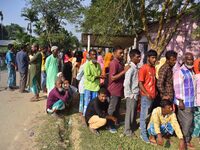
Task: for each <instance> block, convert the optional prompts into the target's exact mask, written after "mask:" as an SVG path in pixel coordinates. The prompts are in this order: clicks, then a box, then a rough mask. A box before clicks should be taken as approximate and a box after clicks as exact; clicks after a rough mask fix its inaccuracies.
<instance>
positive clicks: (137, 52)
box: [129, 49, 141, 58]
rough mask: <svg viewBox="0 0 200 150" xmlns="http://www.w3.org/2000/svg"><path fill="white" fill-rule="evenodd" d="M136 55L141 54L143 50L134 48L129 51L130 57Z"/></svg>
mask: <svg viewBox="0 0 200 150" xmlns="http://www.w3.org/2000/svg"><path fill="white" fill-rule="evenodd" d="M135 55H141V52H140V51H139V50H138V49H132V50H130V52H129V56H130V58H132V57H134V56H135Z"/></svg>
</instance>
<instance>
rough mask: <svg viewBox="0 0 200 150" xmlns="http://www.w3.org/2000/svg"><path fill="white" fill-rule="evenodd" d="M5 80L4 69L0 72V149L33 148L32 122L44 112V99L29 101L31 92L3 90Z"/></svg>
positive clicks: (34, 122) (25, 149)
mask: <svg viewBox="0 0 200 150" xmlns="http://www.w3.org/2000/svg"><path fill="white" fill-rule="evenodd" d="M17 74H18V73H17ZM17 79H18V77H17ZM6 80H7V73H6V72H5V71H4V72H1V80H0V118H1V119H0V120H1V121H0V149H2V150H29V149H31V150H32V149H35V148H34V142H33V137H34V134H35V133H34V129H33V124H34V125H35V124H37V117H38V116H41V115H44V114H45V110H44V108H45V99H44V98H43V99H41V101H39V102H35V103H31V102H29V99H30V98H31V97H32V94H31V93H26V94H21V93H19V92H18V90H15V91H7V90H5V87H6ZM17 81H18V80H17Z"/></svg>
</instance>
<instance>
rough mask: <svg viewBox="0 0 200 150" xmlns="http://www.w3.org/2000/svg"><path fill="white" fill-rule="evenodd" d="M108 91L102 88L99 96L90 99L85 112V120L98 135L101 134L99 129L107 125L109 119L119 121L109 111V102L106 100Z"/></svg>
mask: <svg viewBox="0 0 200 150" xmlns="http://www.w3.org/2000/svg"><path fill="white" fill-rule="evenodd" d="M106 93H107V91H106V89H105V88H101V89H100V90H99V91H98V97H96V98H95V99H94V100H92V101H90V103H89V105H88V107H87V110H86V114H85V120H86V123H87V125H88V126H89V129H90V131H91V132H92V133H94V134H96V135H99V132H98V131H97V129H99V128H100V127H103V126H104V125H106V123H107V121H108V120H109V121H113V122H116V121H117V119H116V118H115V117H113V116H111V115H108V113H107V109H108V102H107V100H106V97H107V95H106Z"/></svg>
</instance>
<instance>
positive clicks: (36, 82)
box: [29, 44, 42, 102]
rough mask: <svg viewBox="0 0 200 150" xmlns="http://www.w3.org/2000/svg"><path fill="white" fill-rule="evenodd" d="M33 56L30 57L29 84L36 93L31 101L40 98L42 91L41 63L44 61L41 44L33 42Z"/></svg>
mask: <svg viewBox="0 0 200 150" xmlns="http://www.w3.org/2000/svg"><path fill="white" fill-rule="evenodd" d="M31 50H32V53H33V57H32V58H31V59H30V68H29V73H30V79H29V82H30V83H29V85H30V88H31V91H32V92H33V94H34V97H32V98H31V102H35V101H38V100H39V93H40V83H41V82H40V81H41V63H42V55H41V53H40V52H39V45H38V44H33V45H32V47H31Z"/></svg>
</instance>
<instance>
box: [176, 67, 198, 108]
mask: <svg viewBox="0 0 200 150" xmlns="http://www.w3.org/2000/svg"><path fill="white" fill-rule="evenodd" d="M173 80H174V91H175V100H174V102H175V104H177V105H179V101H178V99H180V100H183V102H184V104H185V107H193V106H194V100H195V80H194V72H193V71H190V70H189V69H187V68H186V66H185V65H183V66H182V67H181V68H180V70H178V71H176V72H175V74H174V79H173Z"/></svg>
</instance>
